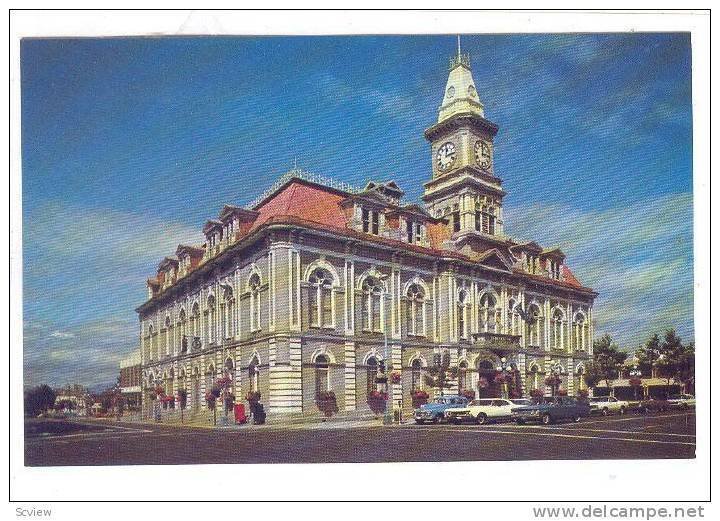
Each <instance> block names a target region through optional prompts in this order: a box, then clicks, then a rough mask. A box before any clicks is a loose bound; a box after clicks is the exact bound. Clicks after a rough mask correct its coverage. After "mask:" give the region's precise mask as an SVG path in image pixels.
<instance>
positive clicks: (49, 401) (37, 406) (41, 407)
mask: <svg viewBox="0 0 720 521" xmlns="http://www.w3.org/2000/svg"><path fill="white" fill-rule="evenodd" d="M55 398H56V395H55V391H53V390H52V389H51V388H50V386H48V385H45V384H43V385H39V386H37V387H33V388H32V389H28V390H27V391H25V396H24V401H25V414H26V415H27V416H37V415H38V414H40V413H43V412H45V411H47V410H48V409H49V408H51V407H52V406H53V405H54V404H55Z"/></svg>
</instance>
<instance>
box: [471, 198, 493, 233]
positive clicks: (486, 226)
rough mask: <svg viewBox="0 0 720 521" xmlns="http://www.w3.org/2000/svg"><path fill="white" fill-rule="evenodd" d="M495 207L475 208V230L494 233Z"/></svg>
mask: <svg viewBox="0 0 720 521" xmlns="http://www.w3.org/2000/svg"><path fill="white" fill-rule="evenodd" d="M495 221H496V218H495V208H494V207H492V206H490V207H488V206H485V205H483V206H481V207H480V208H476V210H475V231H478V232H482V233H486V234H488V235H495Z"/></svg>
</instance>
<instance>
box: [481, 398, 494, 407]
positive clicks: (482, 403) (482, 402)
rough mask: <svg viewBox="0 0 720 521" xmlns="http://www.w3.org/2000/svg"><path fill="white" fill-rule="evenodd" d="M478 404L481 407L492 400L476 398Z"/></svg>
mask: <svg viewBox="0 0 720 521" xmlns="http://www.w3.org/2000/svg"><path fill="white" fill-rule="evenodd" d="M477 402H478V405H481V406H483V407H487V406H488V405H490V404H491V403H492V400H477Z"/></svg>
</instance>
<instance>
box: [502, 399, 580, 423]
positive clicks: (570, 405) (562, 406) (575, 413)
mask: <svg viewBox="0 0 720 521" xmlns="http://www.w3.org/2000/svg"><path fill="white" fill-rule="evenodd" d="M589 415H590V406H589V405H588V404H587V403H586V402H580V401H578V400H576V399H575V398H572V397H569V396H554V397H544V398H541V400H540V402H539V403H535V404H533V405H527V406H524V407H516V408H513V409H512V417H513V419H514V420H515V422H516V423H518V424H520V425H522V424H523V423H525V422H531V421H537V422H540V423H542V424H543V425H549V424H551V423H554V422H556V421H558V420H565V419H569V420H573V421H575V422H579V421H580V418H582V417H584V416H589Z"/></svg>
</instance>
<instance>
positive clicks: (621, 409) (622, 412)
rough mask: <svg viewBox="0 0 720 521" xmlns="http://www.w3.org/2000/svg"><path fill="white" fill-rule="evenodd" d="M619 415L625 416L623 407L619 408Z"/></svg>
mask: <svg viewBox="0 0 720 521" xmlns="http://www.w3.org/2000/svg"><path fill="white" fill-rule="evenodd" d="M620 414H621V415H622V414H625V407H620Z"/></svg>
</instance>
